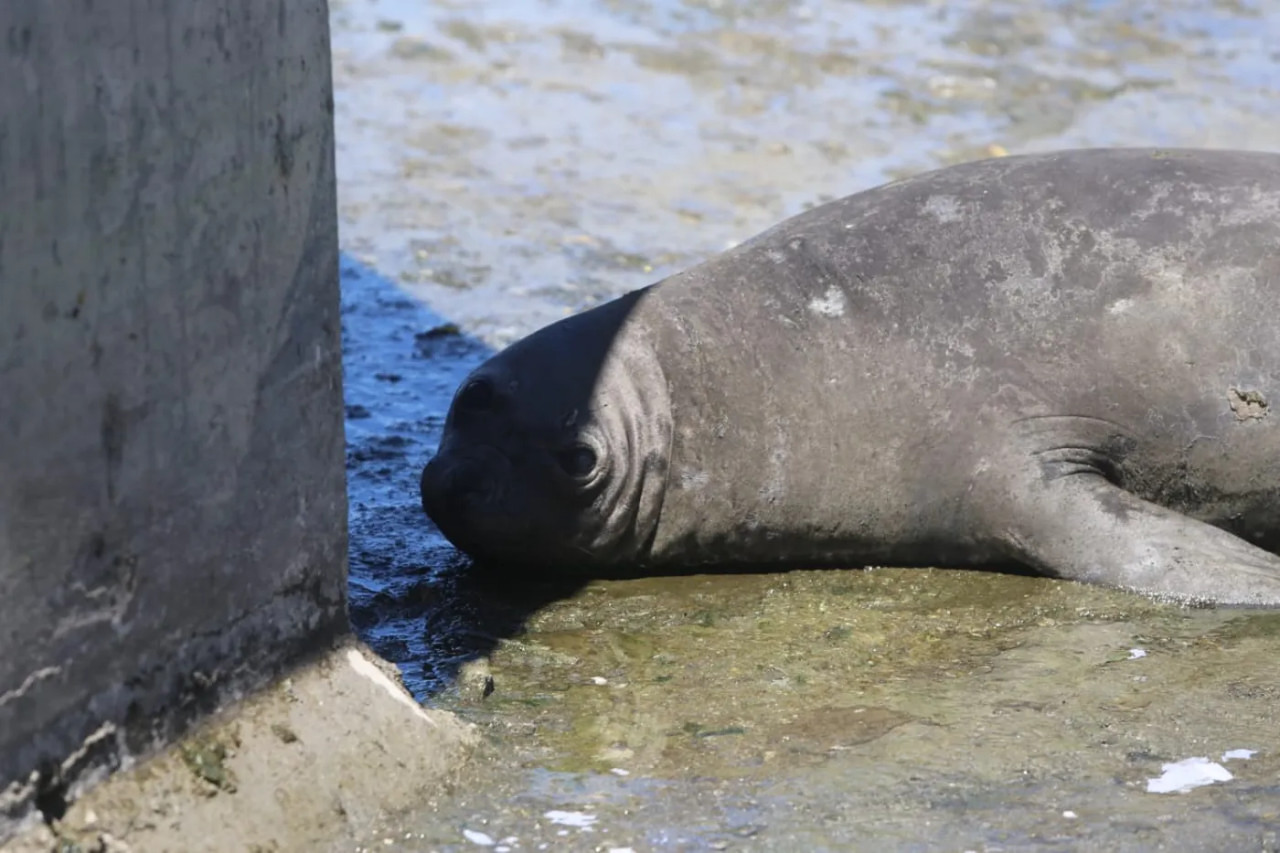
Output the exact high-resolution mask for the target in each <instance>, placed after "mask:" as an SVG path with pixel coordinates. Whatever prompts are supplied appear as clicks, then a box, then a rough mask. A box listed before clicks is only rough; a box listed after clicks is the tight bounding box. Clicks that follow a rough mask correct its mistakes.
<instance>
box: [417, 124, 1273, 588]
mask: <svg viewBox="0 0 1280 853" xmlns="http://www.w3.org/2000/svg"><path fill="white" fill-rule="evenodd" d="M473 383H474V384H473ZM486 383H487V384H486ZM1277 403H1280V155H1271V154H1260V153H1242V152H1221V151H1219V152H1210V151H1187V150H1165V151H1153V150H1134V149H1128V150H1089V151H1073V152H1060V153H1054V154H1047V155H1032V156H1024V157H1009V158H1004V159H998V160H988V161H983V162H978V163H970V164H965V165H961V166H955V167H951V168H948V169H943V170H940V171H936V172H932V173H929V174H925V175H921V176H917V177H915V178H911V179H908V180H904V181H898V182H896V183H892V184H888V185H886V186H882V187H879V188H876V189H873V190H870V191H867V192H863V193H859V194H857V195H854V196H851V197H848V198H845V199H842V200H839V201H835V202H832V203H830V204H827V205H824V206H822V207H819V208H815V209H813V210H810V211H808V212H806V213H804V214H801V215H800V216H797V217H795V218H793V219H790V220H788V221H786V222H783V223H782V224H780V225H778V226H776V227H775V228H773V229H771V230H769V231H766V232H765V233H763V234H761V235H759V236H758V237H756V238H754V239H753V240H751V241H749V242H747V243H744V244H742V245H741V246H738V247H737V248H735V249H733V250H731V251H728V252H726V253H724V254H722V255H720V256H718V257H715V258H713V259H711V260H709V261H707V262H706V263H703V264H701V265H699V266H697V267H694V268H693V269H690V270H687V271H685V272H683V273H681V274H679V275H676V276H673V277H671V278H669V279H666V280H664V281H662V282H660V283H658V284H656V285H653V286H651V287H648V288H645V289H643V290H640V291H636V292H634V293H632V294H629V295H627V296H624V297H622V298H621V299H619V300H616V301H614V302H611V303H608V304H606V305H602V306H600V307H598V308H595V309H593V310H591V311H587V312H584V313H582V314H579V315H577V316H574V317H570V318H567V319H565V320H563V321H560V322H558V323H555V324H553V325H551V326H549V327H547V328H545V329H542V330H540V331H538V332H537V333H535V334H533V335H531V336H529V337H528V338H526V339H524V340H522V341H520V342H518V343H517V344H515V345H513V346H512V347H510V348H508V349H507V350H505V351H504V352H502V353H500V354H498V355H497V356H495V357H494V358H493V359H491V360H490V361H489V362H487V363H486V364H484V365H482V366H481V367H479V368H478V369H477V370H476V371H475V373H474V374H473V375H472V376H471V378H470V379H469V380H468V382H467V383H464V385H463V389H462V391H460V393H459V397H458V398H456V399H455V401H454V404H453V406H452V408H451V410H450V413H449V418H448V422H447V425H446V428H445V434H444V438H443V440H442V442H441V446H440V450H439V453H438V455H437V456H436V457H435V458H434V459H433V460H432V461H431V462H430V463H429V464H428V465H427V467H426V469H425V470H424V472H423V478H422V497H423V505H424V507H425V508H426V510H427V512H428V514H429V515H430V516H431V518H432V519H433V520H435V521H436V523H437V524H438V525H439V527H440V529H441V531H442V532H443V533H444V534H445V536H447V537H448V538H449V539H450V540H451V541H453V542H454V543H455V544H456V545H458V546H459V547H460V548H462V549H463V550H464V551H467V552H469V553H470V554H472V555H473V556H474V557H477V558H479V559H481V560H482V561H485V562H497V563H506V564H537V565H540V566H546V567H549V568H563V569H576V570H585V571H605V572H608V573H613V574H616V573H620V572H621V573H628V572H630V573H640V572H647V571H653V570H659V569H673V568H675V569H688V568H692V567H696V566H715V565H725V564H741V563H749V564H758V565H819V564H822V565H831V564H837V565H849V566H861V565H868V564H892V565H936V566H956V567H961V566H971V567H981V566H996V565H1001V564H1021V565H1025V566H1028V567H1031V568H1033V569H1036V570H1039V571H1041V572H1043V573H1045V574H1048V575H1053V576H1057V577H1063V578H1072V579H1075V580H1080V581H1085V582H1090V583H1099V584H1107V585H1112V586H1117V587H1122V588H1127V589H1131V590H1136V591H1141V592H1144V593H1147V594H1151V595H1156V596H1161V597H1168V598H1173V599H1179V600H1184V601H1195V602H1205V603H1207V602H1218V603H1223V604H1243V605H1280V558H1277V557H1276V556H1275V555H1274V554H1272V553H1269V551H1274V550H1276V549H1277V547H1280V425H1278V423H1277V416H1276V415H1275V414H1274V413H1273V412H1272V411H1271V408H1272V407H1273V406H1275V405H1276V404H1277ZM578 443H582V444H585V445H586V446H588V447H590V448H591V449H592V451H593V452H594V455H595V457H596V464H595V465H594V466H593V465H591V463H592V459H591V454H586V453H582V452H580V451H575V450H573V448H574V446H575V445H576V444H578ZM565 466H568V468H569V469H570V471H571V472H572V473H577V474H579V475H580V476H576V477H575V476H572V475H571V473H566V472H565V471H564V470H562V469H563V468H564V467H565ZM575 467H576V468H577V469H581V470H577V471H575V470H574V469H575Z"/></svg>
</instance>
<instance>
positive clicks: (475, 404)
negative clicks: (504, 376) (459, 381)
mask: <svg viewBox="0 0 1280 853" xmlns="http://www.w3.org/2000/svg"><path fill="white" fill-rule="evenodd" d="M493 398H494V393H493V383H492V382H490V381H489V380H488V379H472V380H471V381H470V382H468V383H467V384H466V387H464V388H463V389H462V393H461V394H459V395H458V403H457V405H458V407H459V408H461V409H466V410H467V411H471V412H482V411H485V410H486V409H489V408H491V407H492V406H493Z"/></svg>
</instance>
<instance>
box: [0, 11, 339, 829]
mask: <svg viewBox="0 0 1280 853" xmlns="http://www.w3.org/2000/svg"><path fill="white" fill-rule="evenodd" d="M332 109H333V102H332V95H331V86H330V72H329V44H328V20H327V8H326V3H325V0H288V2H285V0H177V2H165V1H164V0H117V1H116V2H106V0H66V2H7V3H0V841H3V839H4V838H5V837H6V836H7V835H9V834H12V832H13V831H14V830H15V829H16V828H17V827H18V826H19V825H20V824H21V823H23V822H24V821H26V822H30V821H31V820H33V819H38V818H39V816H40V810H43V811H44V812H45V814H46V815H48V814H49V813H51V812H52V813H53V814H54V815H55V816H56V813H57V812H58V811H60V810H61V809H62V808H64V803H65V801H66V800H67V799H68V798H69V797H71V796H73V795H74V794H76V793H77V791H78V790H79V789H80V788H82V787H84V786H85V785H86V784H88V783H91V782H92V781H94V780H95V779H96V778H99V777H101V776H102V775H103V774H104V773H105V772H106V771H109V770H111V769H113V768H115V767H117V766H119V765H120V764H121V762H122V761H124V762H127V761H128V760H129V757H130V756H136V755H140V754H144V753H147V752H149V751H151V750H152V749H153V747H155V746H157V745H159V744H161V743H164V742H167V741H168V740H170V739H171V738H172V737H173V736H174V735H175V734H177V733H179V732H181V731H182V729H183V728H184V726H185V725H186V724H187V723H188V722H189V721H191V720H192V719H194V718H195V717H196V716H198V715H200V714H202V713H203V712H205V711H207V710H209V709H210V708H212V707H214V706H215V705H217V704H219V703H220V702H222V701H224V700H225V699H226V698H228V697H229V696H232V695H235V694H237V693H239V692H240V691H244V690H247V689H249V688H251V687H253V686H255V685H257V684H261V683H262V682H263V681H264V680H265V679H266V678H268V677H269V676H270V675H271V674H272V673H274V672H276V671H278V670H279V669H280V667H282V666H283V665H285V664H287V663H290V662H292V661H295V660H297V659H298V658H299V656H301V655H304V654H305V653H306V652H308V650H312V649H316V648H319V647H320V646H324V645H327V642H328V640H329V639H331V638H332V637H334V636H336V635H337V634H339V633H340V632H343V631H345V630H346V616H345V590H346V562H345V561H346V502H345V496H344V483H343V471H344V465H343V434H342V405H341V403H342V399H341V395H342V392H341V381H340V380H341V375H340V374H341V364H340V341H339V317H338V292H337V287H338V284H337V270H338V266H337V238H336V216H335V202H334V174H333V129H332Z"/></svg>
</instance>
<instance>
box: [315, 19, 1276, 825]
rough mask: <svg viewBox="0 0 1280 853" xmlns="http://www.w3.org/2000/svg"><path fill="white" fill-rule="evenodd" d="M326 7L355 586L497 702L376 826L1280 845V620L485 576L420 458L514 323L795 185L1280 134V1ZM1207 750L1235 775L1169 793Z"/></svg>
mask: <svg viewBox="0 0 1280 853" xmlns="http://www.w3.org/2000/svg"><path fill="white" fill-rule="evenodd" d="M332 19H333V28H334V30H333V32H334V53H335V82H336V85H337V96H336V121H337V131H338V170H339V202H340V224H341V237H342V243H343V248H344V251H345V253H346V254H345V256H344V259H343V326H344V337H345V343H344V347H345V366H346V393H347V404H348V411H347V429H348V445H349V448H348V476H349V490H350V496H351V543H352V544H351V593H352V617H353V621H354V622H355V624H356V627H357V629H358V630H359V631H360V633H361V634H362V636H364V637H365V638H366V639H368V640H369V641H370V643H371V644H372V645H373V646H374V647H375V648H377V649H378V650H379V651H380V652H381V653H382V654H384V655H385V656H387V657H388V658H390V659H392V660H394V661H396V662H397V663H398V664H399V665H400V666H401V668H402V670H403V671H404V673H405V676H406V681H407V682H408V684H409V685H410V687H411V688H412V689H413V690H414V691H415V693H416V694H417V695H418V696H419V697H420V698H423V699H424V700H425V701H428V702H431V703H434V704H438V705H443V706H446V707H450V708H453V709H455V710H457V711H458V712H459V713H460V714H461V715H462V716H464V717H465V718H467V719H470V720H472V721H474V722H476V723H477V724H478V725H480V726H481V727H482V728H483V730H484V731H485V732H486V734H487V735H488V737H487V739H486V745H485V747H484V749H483V750H482V757H481V759H480V760H478V761H475V762H473V763H472V764H471V765H470V767H469V768H468V770H467V771H466V772H467V774H468V775H467V776H466V778H465V779H464V780H463V784H461V785H460V786H459V787H457V788H456V789H453V790H451V791H445V792H442V793H441V795H440V797H439V798H438V799H437V800H436V801H435V802H433V803H429V804H424V807H423V810H422V812H421V813H419V814H416V815H412V816H409V817H407V818H406V819H405V820H404V822H403V825H399V826H396V827H394V828H391V829H389V830H388V835H387V836H386V838H388V839H390V840H391V843H390V844H386V843H384V838H383V837H379V838H374V839H370V844H371V845H374V844H376V845H377V846H379V847H390V848H391V849H471V848H476V849H479V847H481V846H483V844H482V842H483V841H485V840H488V841H492V842H493V846H494V847H495V848H496V847H498V846H500V842H502V840H503V839H510V838H511V837H514V838H515V839H517V840H515V841H507V843H506V846H509V847H512V848H513V849H539V846H540V845H542V844H546V845H548V848H543V849H583V850H591V849H601V850H605V849H610V848H617V849H622V848H626V847H631V848H633V849H636V850H644V849H653V848H659V847H661V848H664V849H666V848H671V849H753V850H755V849H759V850H775V849H776V850H782V849H815V850H817V849H876V850H886V849H894V850H917V849H918V850H925V849H929V850H935V849H944V850H946V849H954V850H963V849H974V850H979V849H990V850H995V849H1004V850H1019V849H1048V850H1054V849H1064V850H1066V849H1081V848H1088V849H1116V850H1125V849H1132V850H1150V849H1159V848H1160V847H1162V846H1163V847H1165V848H1167V849H1179V850H1196V849H1204V850H1235V849H1248V850H1258V849H1276V847H1277V841H1276V831H1277V829H1278V828H1280V720H1277V719H1276V711H1275V708H1276V707H1277V700H1280V662H1278V659H1277V658H1278V656H1277V654H1276V649H1277V646H1278V645H1280V621H1278V620H1280V616H1277V615H1274V614H1249V613H1245V612H1241V611H1212V610H1210V611H1187V610H1182V609H1178V608H1175V607H1169V606H1165V605H1156V604H1153V603H1150V602H1147V601H1145V600H1140V599H1135V598H1133V597H1132V596H1126V595H1121V594H1119V593H1112V592H1107V591H1102V590H1096V589H1087V588H1083V587H1080V586H1078V585H1074V584H1064V583H1059V582H1054V581H1049V580H1043V579H1035V578H1025V577H1016V576H1008V575H994V574H984V573H971V572H946V571H903V570H877V571H872V572H859V571H847V572H793V573H789V574H785V575H784V574H761V575H727V576H694V577H685V578H652V579H639V580H634V581H624V582H617V581H615V582H593V583H591V584H587V585H585V586H582V585H579V584H575V583H569V582H559V583H557V582H554V581H544V582H539V581H538V580H537V579H528V580H526V581H525V582H522V583H517V582H514V581H512V580H510V579H501V580H495V579H492V578H488V577H485V576H481V575H477V574H476V573H474V572H472V571H469V569H468V566H467V563H466V561H465V559H463V558H461V557H459V556H458V555H457V554H456V553H455V552H454V551H453V550H452V549H451V548H450V547H449V546H448V544H447V543H445V542H443V540H441V539H440V538H439V537H438V535H437V534H435V532H434V531H433V530H432V528H431V527H430V525H429V523H428V522H427V521H426V519H425V518H424V516H423V515H422V512H421V509H420V507H419V506H418V499H417V477H418V473H419V471H420V469H421V466H422V464H423V463H424V462H425V461H426V459H427V458H429V456H430V453H431V452H432V450H433V449H434V447H435V443H436V441H437V440H438V437H439V428H440V425H441V423H442V420H443V415H444V412H445V409H446V408H447V405H448V400H449V397H450V396H451V394H452V391H453V388H454V387H456V384H457V382H458V381H459V379H460V378H461V377H462V375H464V374H465V372H466V370H468V369H469V368H470V367H471V366H472V365H474V364H475V363H478V361H479V360H480V359H482V358H483V357H484V356H485V355H486V354H488V353H489V352H491V351H492V348H494V347H499V346H502V345H504V344H506V343H508V342H510V341H511V340H514V339H515V338H517V337H519V336H521V335H523V334H526V333H528V332H529V331H532V330H533V329H535V328H537V327H539V326H541V325H543V324H545V323H546V322H548V321H550V320H553V319H556V318H558V317H560V316H563V315H564V314H566V313H569V312H572V311H575V310H578V309H581V308H583V307H586V306H588V305H591V304H594V303H595V302H598V301H600V300H603V299H607V298H611V297H613V296H616V295H618V294H620V293H622V292H625V291H627V290H630V289H632V288H634V287H638V286H641V285H643V284H647V283H649V282H651V281H653V280H656V279H658V278H660V277H661V276H663V275H666V274H669V273H672V272H675V271H677V270H679V269H681V268H683V267H685V266H688V265H690V264H692V263H694V262H696V261H697V260H699V259H701V258H703V257H706V256H708V255H710V254H712V253H714V252H717V251H719V250H721V249H723V248H725V247H726V246H728V245H731V244H733V243H735V242H737V241H740V240H742V239H744V238H746V237H749V236H751V235H752V234H754V233H756V232H757V231H759V230H761V229H762V228H764V227H767V226H768V225H771V224H773V223H775V222H776V221H778V220H780V219H782V218H784V217H785V216H787V215H790V214H792V213H795V212H798V211H799V210H801V209H803V208H804V207H805V206H807V205H810V204H813V203H817V202H820V201H822V200H825V199H827V198H832V197H836V196H839V195H843V194H846V193H849V192H853V191H856V190H859V189H863V188H866V187H869V186H872V185H874V184H876V183H878V182H880V181H883V180H885V179H887V178H891V177H895V176H899V175H903V174H909V173H912V172H917V171H921V170H923V169H927V168H931V167H934V166H938V165H942V164H946V163H950V162H956V161H959V160H964V159H971V158H974V157H980V156H988V155H993V154H1000V153H1002V152H1004V151H1008V152H1011V153H1019V152H1024V151H1032V150H1045V149H1050V148H1057V147H1065V146H1089V145H1111V144H1157V145H1205V146H1215V147H1246V148H1263V149H1267V148H1270V149H1280V94H1278V93H1277V89H1280V5H1277V4H1276V3H1269V4H1262V3H1256V4H1248V3H1240V2H1222V3H1216V4H1215V3H1210V2H1172V3H1162V4H1160V5H1159V6H1158V7H1156V6H1151V5H1149V4H1139V3H1136V2H1101V0H1095V2H1070V3H1068V2H1058V3H1050V4H1038V5H1035V6H1033V5H1031V4H1021V3H1013V2H961V3H935V2H916V3H895V2H853V0H828V2H792V3H781V2H771V1H770V0H766V1H765V2H731V0H701V2H692V0H690V2H683V3H682V2H674V0H654V2H644V0H627V1H626V2H624V0H612V2H609V0H599V2H593V1H592V0H564V2H532V1H531V2H515V0H504V2H490V3H484V4H475V3H468V2H461V0H459V2H434V3H421V2H409V0H377V2H374V0H334V2H333V11H332ZM375 270H376V272H375ZM1132 649H1141V650H1142V651H1143V652H1145V653H1146V654H1145V656H1137V655H1136V653H1133V652H1131V650H1132ZM490 679H491V681H490ZM487 685H491V686H487ZM1242 748H1243V749H1251V750H1256V751H1257V752H1256V754H1255V755H1253V757H1251V758H1248V759H1231V760H1224V759H1222V755H1223V753H1225V752H1226V751H1228V750H1232V749H1242ZM1197 756H1204V757H1206V758H1210V759H1213V760H1214V761H1215V762H1217V763H1219V764H1220V765H1221V766H1222V767H1223V768H1224V769H1225V770H1227V771H1228V772H1229V773H1231V774H1232V776H1233V778H1232V779H1231V780H1229V781H1223V782H1217V783H1214V784H1212V785H1208V786H1205V787H1200V788H1197V789H1195V790H1192V791H1190V792H1188V793H1183V794H1178V793H1173V794H1156V793H1148V792H1147V789H1146V785H1147V780H1149V779H1153V778H1158V777H1160V776H1161V773H1162V768H1163V765H1164V764H1166V763H1172V762H1176V761H1179V760H1181V759H1185V758H1190V757H1197ZM624 774H625V775H624ZM554 811H560V812H566V813H569V814H568V815H554V819H553V818H549V817H547V816H546V815H547V814H548V813H549V812H554ZM575 814H577V815H589V816H590V817H591V818H593V819H594V820H588V819H587V818H585V817H576V818H575V817H573V816H572V815H575ZM556 820H559V821H561V822H560V823H557V822H556ZM565 821H567V822H568V823H567V824H566V823H564V822H565ZM583 824H589V825H583ZM393 830H394V831H393ZM468 832H469V833H470V836H468V835H466V834H465V833H468ZM561 833H563V834H561ZM406 835H407V836H408V837H407V838H406Z"/></svg>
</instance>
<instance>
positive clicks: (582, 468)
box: [556, 444, 596, 479]
mask: <svg viewBox="0 0 1280 853" xmlns="http://www.w3.org/2000/svg"><path fill="white" fill-rule="evenodd" d="M556 462H557V463H559V465H560V470H561V471H564V472H565V473H566V474H568V475H569V476H570V477H573V478H574V479H581V478H583V477H585V476H587V475H588V474H590V473H591V472H592V471H594V470H595V467H596V452H595V451H594V450H592V449H591V448H590V447H587V446H586V445H585V444H575V445H573V446H572V447H568V448H566V449H564V450H561V451H560V452H559V453H557V454H556Z"/></svg>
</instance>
